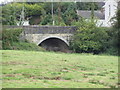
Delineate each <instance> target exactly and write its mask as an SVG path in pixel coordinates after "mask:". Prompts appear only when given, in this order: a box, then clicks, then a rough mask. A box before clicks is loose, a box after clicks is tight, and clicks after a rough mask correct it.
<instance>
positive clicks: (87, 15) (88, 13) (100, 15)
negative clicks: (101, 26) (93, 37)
mask: <svg viewBox="0 0 120 90" xmlns="http://www.w3.org/2000/svg"><path fill="white" fill-rule="evenodd" d="M77 14H78V15H80V16H81V17H84V18H86V19H87V18H90V16H91V11H87V10H77ZM94 16H95V17H96V18H98V19H105V13H104V12H101V11H100V10H99V11H94Z"/></svg>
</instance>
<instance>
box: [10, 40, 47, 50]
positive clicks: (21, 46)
mask: <svg viewBox="0 0 120 90" xmlns="http://www.w3.org/2000/svg"><path fill="white" fill-rule="evenodd" d="M12 47H13V48H14V50H29V51H45V50H44V49H43V48H41V47H40V46H37V45H36V44H33V43H27V42H14V43H13V44H12Z"/></svg>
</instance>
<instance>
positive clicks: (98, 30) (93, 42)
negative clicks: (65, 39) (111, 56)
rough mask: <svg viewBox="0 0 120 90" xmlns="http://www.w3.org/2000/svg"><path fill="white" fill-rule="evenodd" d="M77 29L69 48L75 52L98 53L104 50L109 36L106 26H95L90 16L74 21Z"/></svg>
mask: <svg viewBox="0 0 120 90" xmlns="http://www.w3.org/2000/svg"><path fill="white" fill-rule="evenodd" d="M75 26H77V28H78V29H77V31H76V33H75V35H74V36H73V41H71V49H72V50H74V51H75V52H77V53H94V54H98V53H101V52H104V51H106V49H107V47H108V39H109V36H108V34H107V32H106V28H103V27H97V26H96V24H95V22H94V20H92V18H91V19H90V20H85V19H83V18H81V19H80V20H79V21H78V22H76V23H75Z"/></svg>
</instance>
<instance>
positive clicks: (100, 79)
mask: <svg viewBox="0 0 120 90" xmlns="http://www.w3.org/2000/svg"><path fill="white" fill-rule="evenodd" d="M2 58H3V60H2V68H3V71H2V72H3V88H116V87H117V83H118V75H117V73H118V57H117V56H106V55H92V54H65V53H54V52H37V51H15V50H3V51H2Z"/></svg>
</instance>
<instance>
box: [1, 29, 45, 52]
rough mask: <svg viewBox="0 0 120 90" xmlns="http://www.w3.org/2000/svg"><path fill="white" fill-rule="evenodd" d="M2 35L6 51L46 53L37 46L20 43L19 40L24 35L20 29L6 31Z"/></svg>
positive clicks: (3, 47) (3, 46)
mask: <svg viewBox="0 0 120 90" xmlns="http://www.w3.org/2000/svg"><path fill="white" fill-rule="evenodd" d="M2 33H3V35H2V49H4V50H33V51H34V50H35V51H44V49H42V48H41V47H39V46H37V45H35V44H32V43H29V42H27V41H20V39H19V38H20V34H21V33H22V29H20V28H12V29H4V30H3V32H2Z"/></svg>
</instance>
